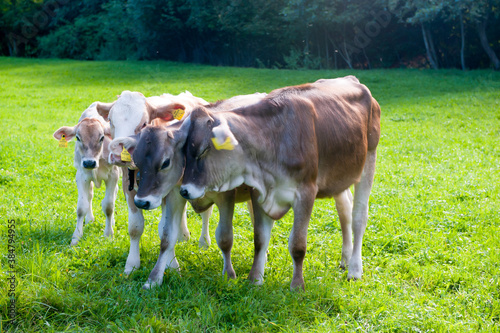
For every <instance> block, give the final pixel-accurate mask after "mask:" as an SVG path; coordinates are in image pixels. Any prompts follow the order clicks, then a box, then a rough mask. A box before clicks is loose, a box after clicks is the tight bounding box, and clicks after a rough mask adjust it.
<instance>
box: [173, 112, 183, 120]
mask: <svg viewBox="0 0 500 333" xmlns="http://www.w3.org/2000/svg"><path fill="white" fill-rule="evenodd" d="M172 115H173V116H174V119H177V120H181V119H182V117H183V116H184V110H183V109H175V110H174V112H172Z"/></svg>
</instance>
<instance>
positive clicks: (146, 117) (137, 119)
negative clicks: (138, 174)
mask: <svg viewBox="0 0 500 333" xmlns="http://www.w3.org/2000/svg"><path fill="white" fill-rule="evenodd" d="M199 104H207V102H205V101H204V100H203V99H201V98H197V97H194V96H193V95H191V94H190V93H188V92H186V93H182V94H179V95H178V96H173V95H169V94H164V95H162V96H160V97H149V98H146V97H144V95H143V94H141V93H140V92H131V91H123V92H122V93H121V95H120V96H119V97H118V99H117V100H116V101H115V102H113V103H97V106H96V107H97V111H98V112H99V114H100V115H101V116H102V117H103V118H104V119H106V120H109V124H110V131H111V136H112V138H113V139H114V138H125V137H128V136H132V135H135V134H137V133H139V132H140V131H141V130H142V129H143V128H144V127H146V125H148V124H149V123H151V122H152V121H153V120H155V119H157V120H158V121H159V123H164V122H168V121H172V120H174V119H175V118H174V116H175V114H177V112H178V111H179V110H182V111H180V114H181V116H182V114H184V113H185V110H186V108H188V109H189V108H192V107H193V106H194V105H199ZM178 118H180V117H178ZM181 119H182V118H181ZM113 144H114V145H115V147H111V150H112V151H118V149H117V147H118V148H120V150H119V151H120V152H121V150H122V149H123V144H121V143H119V142H116V141H115V142H114V143H113ZM115 148H116V149H115ZM129 153H130V152H129ZM109 162H110V163H113V164H116V165H120V166H128V167H133V162H132V161H130V162H129V161H123V160H122V159H121V157H120V153H118V154H110V156H109Z"/></svg>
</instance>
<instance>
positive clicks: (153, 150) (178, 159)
mask: <svg viewBox="0 0 500 333" xmlns="http://www.w3.org/2000/svg"><path fill="white" fill-rule="evenodd" d="M178 128H179V125H177V124H174V125H171V126H168V127H166V128H165V127H160V126H147V127H146V128H144V129H143V130H142V131H141V132H140V133H139V134H138V135H136V136H134V137H128V138H124V139H115V140H119V141H120V143H121V144H122V145H123V147H125V149H127V150H128V151H129V152H131V154H132V156H133V160H134V163H135V165H136V166H137V168H138V169H139V170H140V172H139V174H138V181H139V189H138V191H137V195H136V197H135V200H134V202H135V204H136V206H137V207H139V208H142V209H154V208H157V207H158V206H160V204H161V201H162V198H163V197H164V196H165V194H167V193H169V192H170V191H171V190H172V188H173V187H174V186H175V185H177V184H178V183H179V181H180V180H181V178H182V173H183V169H184V155H183V154H182V145H183V144H184V138H183V137H182V134H183V133H182V132H179V131H178V130H177V129H178ZM113 148H114V149H115V151H114V153H118V150H119V149H120V148H119V147H118V146H117V145H113Z"/></svg>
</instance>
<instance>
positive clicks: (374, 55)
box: [0, 0, 500, 69]
mask: <svg viewBox="0 0 500 333" xmlns="http://www.w3.org/2000/svg"><path fill="white" fill-rule="evenodd" d="M499 16H500V0H442V1H435V0H409V1H401V0H273V1H269V0H252V1H248V0H126V1H124V0H86V1H70V0H48V1H45V0H0V55H10V56H22V57H56V58H73V59H88V60H120V59H138V60H150V59H164V60H172V61H181V62H194V63H203V64H211V65H223V66H244V67H270V68H274V67H276V68H291V69H296V68H311V69H342V68H357V69H369V68H394V67H398V68H399V67H432V68H436V69H437V68H462V69H474V68H489V67H494V68H496V69H500V61H499V59H498V55H500V17H499Z"/></svg>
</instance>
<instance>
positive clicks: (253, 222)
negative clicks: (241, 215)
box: [247, 200, 255, 226]
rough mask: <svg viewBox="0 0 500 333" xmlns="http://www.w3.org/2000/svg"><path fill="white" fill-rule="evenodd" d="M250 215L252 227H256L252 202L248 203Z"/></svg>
mask: <svg viewBox="0 0 500 333" xmlns="http://www.w3.org/2000/svg"><path fill="white" fill-rule="evenodd" d="M247 208H248V214H250V221H251V222H252V226H253V225H255V216H254V214H253V207H252V200H248V201H247Z"/></svg>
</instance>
